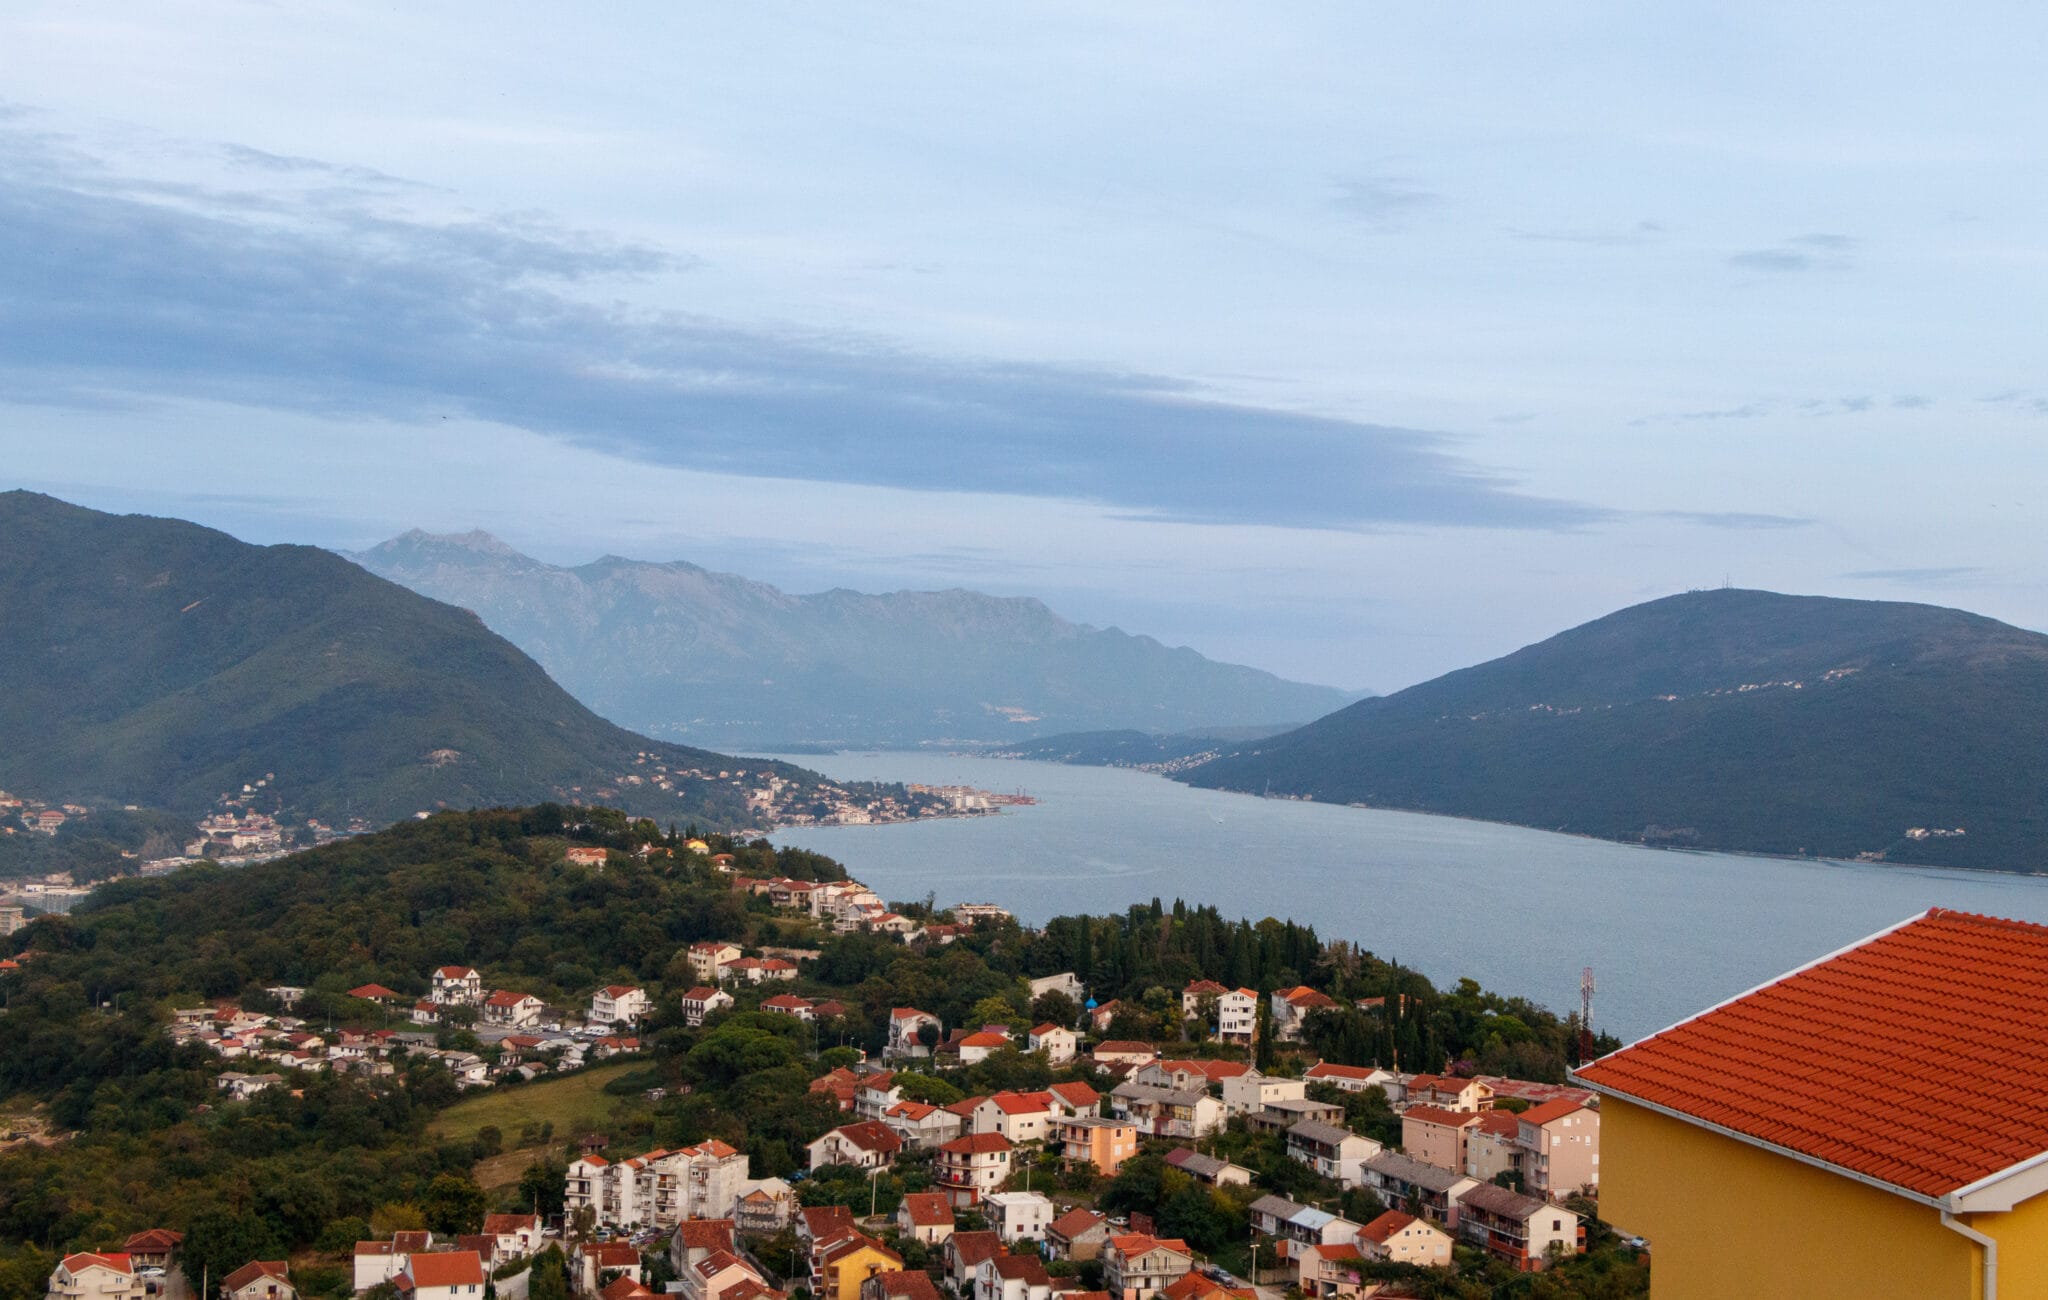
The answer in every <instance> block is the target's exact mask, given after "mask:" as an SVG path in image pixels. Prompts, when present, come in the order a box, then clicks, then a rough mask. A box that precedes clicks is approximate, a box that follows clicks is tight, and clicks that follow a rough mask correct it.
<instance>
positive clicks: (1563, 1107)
mask: <svg viewBox="0 0 2048 1300" xmlns="http://www.w3.org/2000/svg"><path fill="white" fill-rule="evenodd" d="M1584 1109H1586V1106H1585V1103H1583V1102H1578V1101H1573V1100H1572V1099H1571V1098H1569V1097H1559V1098H1558V1099H1557V1100H1556V1101H1546V1102H1544V1103H1543V1104H1542V1105H1541V1106H1531V1107H1529V1109H1527V1110H1525V1111H1523V1112H1522V1113H1521V1115H1520V1116H1518V1117H1517V1118H1518V1119H1519V1121H1520V1122H1521V1123H1524V1124H1537V1125H1542V1124H1548V1123H1549V1122H1550V1121H1552V1120H1554V1119H1563V1118H1564V1117H1565V1116H1567V1115H1575V1114H1577V1113H1578V1112H1579V1111H1582V1110H1584Z"/></svg>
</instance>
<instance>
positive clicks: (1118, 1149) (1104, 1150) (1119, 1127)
mask: <svg viewBox="0 0 2048 1300" xmlns="http://www.w3.org/2000/svg"><path fill="white" fill-rule="evenodd" d="M1053 1141H1054V1143H1055V1145H1057V1146H1058V1148H1059V1154H1060V1156H1061V1157H1062V1158H1063V1159H1065V1160H1067V1161H1070V1162H1072V1163H1074V1164H1080V1165H1087V1166H1089V1167H1090V1168H1092V1169H1094V1170H1095V1172H1096V1173H1098V1174H1100V1175H1102V1176H1103V1177H1105V1178H1114V1177H1115V1176H1116V1173H1117V1171H1118V1170H1119V1169H1122V1168H1123V1167H1124V1161H1126V1160H1129V1159H1130V1158H1131V1157H1132V1156H1134V1155H1137V1154H1138V1125H1137V1123H1136V1121H1133V1120H1128V1119H1104V1118H1103V1117H1102V1116H1100V1115H1082V1116H1079V1117H1076V1118H1073V1119H1060V1120H1057V1121H1055V1122H1054V1124H1053Z"/></svg>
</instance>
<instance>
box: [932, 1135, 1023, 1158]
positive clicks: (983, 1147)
mask: <svg viewBox="0 0 2048 1300" xmlns="http://www.w3.org/2000/svg"><path fill="white" fill-rule="evenodd" d="M1009 1149H1010V1139H1008V1138H1006V1137H1004V1136H1003V1135H1002V1134H1000V1133H969V1134H967V1135H966V1136H965V1137H956V1138H954V1139H953V1140H952V1141H951V1142H947V1143H945V1144H943V1145H942V1146H940V1147H939V1150H941V1151H945V1152H950V1153H951V1154H953V1155H987V1154H988V1153H989V1152H991V1151H1008V1150H1009Z"/></svg>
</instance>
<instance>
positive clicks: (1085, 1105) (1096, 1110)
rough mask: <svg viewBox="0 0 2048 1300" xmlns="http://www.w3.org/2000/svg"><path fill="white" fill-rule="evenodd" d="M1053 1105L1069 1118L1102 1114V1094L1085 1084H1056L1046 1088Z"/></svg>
mask: <svg viewBox="0 0 2048 1300" xmlns="http://www.w3.org/2000/svg"><path fill="white" fill-rule="evenodd" d="M1046 1092H1048V1093H1050V1094H1051V1095H1052V1104H1053V1106H1054V1107H1055V1108H1056V1109H1058V1111H1059V1113H1060V1114H1062V1115H1066V1116H1069V1117H1073V1116H1079V1115H1098V1114H1101V1113H1102V1094H1101V1093H1099V1092H1097V1091H1095V1089H1093V1088H1091V1087H1089V1086H1088V1085H1087V1084H1085V1083H1055V1084H1049V1085H1048V1086H1047V1087H1046Z"/></svg>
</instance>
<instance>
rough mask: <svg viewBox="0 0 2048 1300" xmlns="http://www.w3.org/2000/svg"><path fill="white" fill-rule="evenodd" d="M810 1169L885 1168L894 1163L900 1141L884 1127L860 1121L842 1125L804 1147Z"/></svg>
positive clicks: (874, 1122)
mask: <svg viewBox="0 0 2048 1300" xmlns="http://www.w3.org/2000/svg"><path fill="white" fill-rule="evenodd" d="M805 1149H806V1150H807V1151H808V1152H809V1153H810V1166H809V1167H810V1168H812V1169H818V1168H822V1167H823V1166H825V1165H853V1166H855V1167H856V1168H859V1169H885V1168H887V1167H888V1166H890V1165H891V1164H894V1163H895V1161H896V1153H897V1152H899V1151H901V1150H902V1149H903V1139H902V1138H901V1137H899V1136H897V1134H896V1132H895V1130H893V1129H891V1128H890V1127H889V1126H888V1125H887V1124H883V1123H880V1122H878V1121H876V1120H871V1119H864V1120H860V1121H859V1122H857V1123H853V1124H842V1125H840V1126H839V1127H838V1128H835V1129H833V1130H832V1131H831V1132H829V1133H827V1134H825V1136H823V1137H821V1138H819V1139H818V1140H817V1141H815V1142H812V1143H811V1144H810V1145H809V1146H808V1147H806V1148H805Z"/></svg>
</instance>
